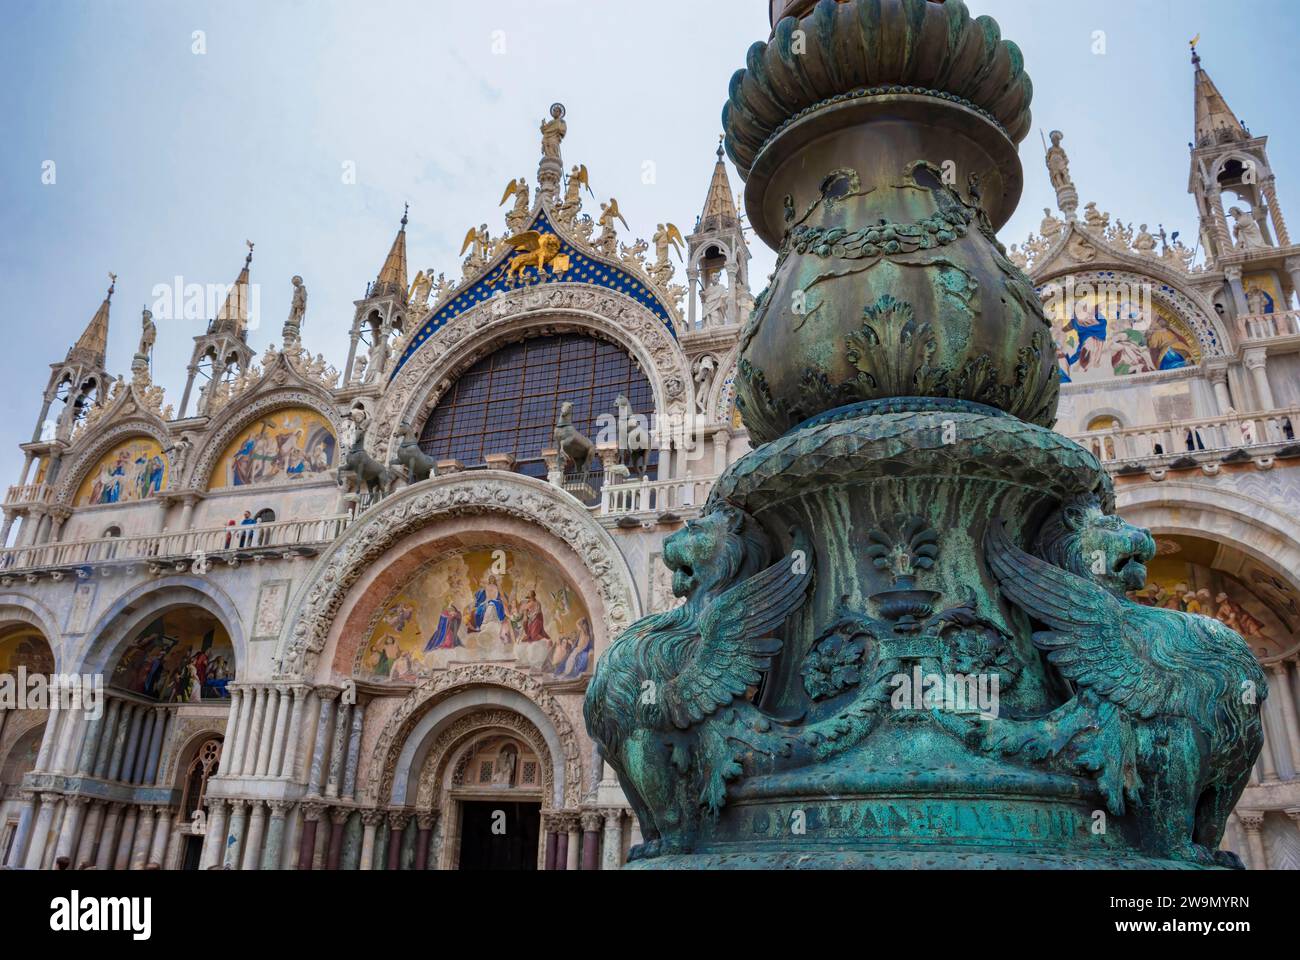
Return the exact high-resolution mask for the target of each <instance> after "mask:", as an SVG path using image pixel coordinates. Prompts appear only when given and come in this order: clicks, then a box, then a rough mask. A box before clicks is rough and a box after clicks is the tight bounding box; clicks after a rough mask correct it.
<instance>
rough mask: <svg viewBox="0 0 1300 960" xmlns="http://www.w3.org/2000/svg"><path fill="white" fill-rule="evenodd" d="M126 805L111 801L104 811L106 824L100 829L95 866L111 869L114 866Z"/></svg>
mask: <svg viewBox="0 0 1300 960" xmlns="http://www.w3.org/2000/svg"><path fill="white" fill-rule="evenodd" d="M125 810H126V807H125V805H124V804H121V803H110V804H109V805H108V810H107V811H105V813H104V826H103V827H101V828H100V831H99V849H98V850H96V851H95V868H96V869H97V870H109V869H111V868H112V866H113V854H114V852H116V850H117V835H118V831H119V829H120V828H121V826H122V814H123V813H124V812H125Z"/></svg>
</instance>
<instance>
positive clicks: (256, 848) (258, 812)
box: [239, 800, 266, 870]
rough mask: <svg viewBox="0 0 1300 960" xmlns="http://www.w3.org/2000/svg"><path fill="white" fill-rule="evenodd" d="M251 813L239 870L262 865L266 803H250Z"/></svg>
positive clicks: (254, 868) (257, 801) (255, 868)
mask: <svg viewBox="0 0 1300 960" xmlns="http://www.w3.org/2000/svg"><path fill="white" fill-rule="evenodd" d="M250 806H251V807H252V813H251V814H250V816H249V818H248V839H247V840H246V841H245V842H244V859H243V863H242V864H241V865H240V868H239V869H241V870H258V869H261V866H262V841H263V839H265V836H266V804H264V803H262V802H261V801H260V800H253V801H251V803H250Z"/></svg>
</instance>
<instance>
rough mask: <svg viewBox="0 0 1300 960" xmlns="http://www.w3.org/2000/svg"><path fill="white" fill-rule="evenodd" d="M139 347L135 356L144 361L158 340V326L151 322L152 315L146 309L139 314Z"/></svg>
mask: <svg viewBox="0 0 1300 960" xmlns="http://www.w3.org/2000/svg"><path fill="white" fill-rule="evenodd" d="M140 328H141V329H140V347H139V349H138V350H136V352H135V355H136V356H137V357H142V358H144V359H145V360H148V359H149V355H150V354H151V353H153V345H154V344H155V343H156V342H157V340H158V326H157V324H155V323H154V322H153V313H152V312H150V310H149V308H148V307H146V308H145V309H144V310H143V311H142V312H141V314H140Z"/></svg>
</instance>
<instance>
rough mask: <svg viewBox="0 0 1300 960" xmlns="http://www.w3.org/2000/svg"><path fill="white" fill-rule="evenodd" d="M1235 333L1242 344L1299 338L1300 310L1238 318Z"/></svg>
mask: <svg viewBox="0 0 1300 960" xmlns="http://www.w3.org/2000/svg"><path fill="white" fill-rule="evenodd" d="M1237 331H1238V333H1239V334H1240V336H1241V342H1242V343H1258V342H1259V341H1261V340H1279V339H1285V338H1287V337H1296V338H1300V310H1286V311H1284V312H1282V313H1266V314H1259V315H1255V316H1249V317H1239V318H1238V320H1237Z"/></svg>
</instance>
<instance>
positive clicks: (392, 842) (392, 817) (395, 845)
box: [388, 810, 411, 870]
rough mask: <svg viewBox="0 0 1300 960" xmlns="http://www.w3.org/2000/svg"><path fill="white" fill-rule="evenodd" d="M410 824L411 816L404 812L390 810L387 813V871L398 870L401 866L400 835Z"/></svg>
mask: <svg viewBox="0 0 1300 960" xmlns="http://www.w3.org/2000/svg"><path fill="white" fill-rule="evenodd" d="M410 822H411V815H410V814H409V813H407V812H406V811H404V810H391V811H389V813H388V869H389V870H399V869H401V866H402V834H403V833H404V832H405V831H406V825H407V824H408V823H410Z"/></svg>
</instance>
